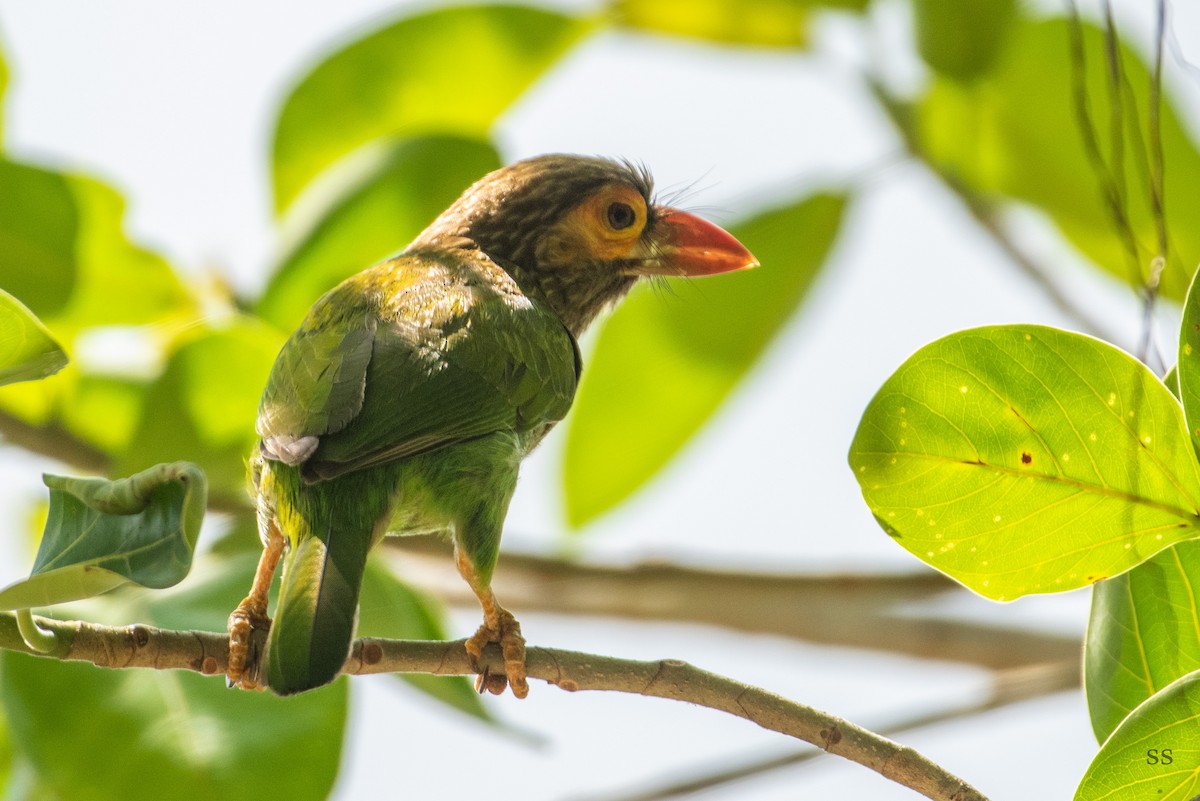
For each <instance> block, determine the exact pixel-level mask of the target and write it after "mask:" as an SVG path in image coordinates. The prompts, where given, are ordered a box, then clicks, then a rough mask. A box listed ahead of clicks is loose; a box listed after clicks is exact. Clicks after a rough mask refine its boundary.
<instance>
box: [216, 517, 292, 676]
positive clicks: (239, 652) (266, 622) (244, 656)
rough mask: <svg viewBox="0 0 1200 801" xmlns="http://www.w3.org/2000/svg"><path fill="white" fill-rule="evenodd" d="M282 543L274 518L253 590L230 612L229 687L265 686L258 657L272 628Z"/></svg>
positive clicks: (227, 670) (255, 573)
mask: <svg viewBox="0 0 1200 801" xmlns="http://www.w3.org/2000/svg"><path fill="white" fill-rule="evenodd" d="M283 543H284V539H283V535H282V534H280V533H279V527H278V526H277V525H276V524H275V521H274V520H272V521H271V522H270V524H269V525H268V526H267V541H266V544H265V545H264V546H263V552H262V556H261V557H259V560H258V569H257V570H255V571H254V582H253V583H252V584H251V585H250V594H249V595H247V596H246V597H245V598H244V599H243V600H242V602H241V603H240V604H238V606H237V609H234V610H233V613H232V614H230V615H229V665H228V668H227V669H226V672H225V678H226V681H227V682H228V684H229V686H230V687H241V688H242V689H243V690H258V689H262V688H261V686H260V685H259V683H258V660H259V656H260V655H261V654H262V643H263V641H264V640H265V638H266V635H267V632H268V631H269V630H270V628H271V618H269V617H267V593H268V592H269V591H270V589H271V581H272V580H273V579H274V578H275V568H276V566H277V565H278V564H279V557H280V556H281V555H282V554H283Z"/></svg>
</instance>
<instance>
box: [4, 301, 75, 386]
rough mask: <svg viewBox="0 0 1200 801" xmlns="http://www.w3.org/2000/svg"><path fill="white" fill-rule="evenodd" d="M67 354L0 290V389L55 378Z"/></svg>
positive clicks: (34, 319)
mask: <svg viewBox="0 0 1200 801" xmlns="http://www.w3.org/2000/svg"><path fill="white" fill-rule="evenodd" d="M66 365H67V354H66V353H64V352H63V349H62V347H61V346H60V345H59V344H58V343H57V342H55V341H54V337H53V336H51V334H50V332H49V331H48V330H47V329H46V326H44V325H42V323H41V321H40V320H38V318H36V317H34V316H33V312H31V311H30V310H29V309H27V308H26V307H25V306H24V305H23V304H22V303H21V301H19V300H17V299H16V298H14V297H13V296H12V295H10V294H8V293H7V292H5V291H4V290H3V289H0V385H3V384H14V383H16V382H18V381H32V380H34V379H37V378H45V377H46V376H48V375H54V374H55V373H57V372H58V371H59V370H61V369H62V368H63V367H65V366H66Z"/></svg>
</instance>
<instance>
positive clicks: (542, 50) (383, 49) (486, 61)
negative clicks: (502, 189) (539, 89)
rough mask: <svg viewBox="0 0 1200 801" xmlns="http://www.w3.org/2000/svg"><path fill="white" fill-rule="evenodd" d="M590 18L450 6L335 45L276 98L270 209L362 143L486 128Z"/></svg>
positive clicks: (479, 134) (282, 205) (478, 132)
mask: <svg viewBox="0 0 1200 801" xmlns="http://www.w3.org/2000/svg"><path fill="white" fill-rule="evenodd" d="M592 27H593V24H592V23H591V22H590V21H588V20H584V19H579V18H575V17H568V16H564V15H562V14H557V13H554V12H551V11H545V10H541V9H535V8H528V7H523V6H500V5H496V6H459V7H454V8H445V9H438V10H434V11H429V12H425V13H422V14H418V15H416V16H411V17H406V18H404V19H401V20H399V21H398V22H394V23H392V24H390V25H388V26H386V27H384V28H381V29H380V30H378V31H375V32H374V33H371V34H369V35H367V36H364V37H362V38H361V39H358V40H357V41H354V42H352V43H350V44H349V45H347V46H345V47H343V48H342V49H341V50H339V51H338V52H336V53H334V54H333V55H332V56H330V57H328V58H327V59H325V60H324V61H323V62H321V63H320V64H319V65H317V67H316V68H314V69H313V70H312V72H310V73H309V74H308V75H306V76H305V77H304V78H303V79H302V80H301V81H300V83H299V84H298V85H297V86H296V88H295V89H294V90H293V91H292V93H291V94H290V95H289V96H288V98H287V100H286V101H285V103H284V106H283V109H282V111H281V113H280V117H279V123H278V127H277V128H276V131H275V144H274V154H273V165H274V175H275V207H276V209H277V210H279V211H283V210H284V209H286V208H288V207H289V206H290V205H291V203H292V201H293V200H295V199H296V197H297V196H298V195H299V194H300V192H301V190H302V189H304V188H305V186H307V185H308V184H309V182H310V181H312V180H313V178H315V177H316V176H317V175H318V174H320V173H321V172H323V171H324V170H325V169H326V168H328V167H330V166H331V165H332V164H333V163H334V162H336V161H338V160H340V159H341V158H342V157H344V156H346V155H348V154H350V153H352V152H354V151H356V150H358V149H359V148H360V147H362V146H363V145H365V144H368V143H370V142H373V141H376V140H379V139H384V138H388V137H393V136H398V135H402V136H419V135H422V134H428V133H445V134H458V135H461V136H466V137H475V138H483V137H485V136H486V135H487V132H488V131H489V130H490V128H491V127H492V124H493V123H494V122H495V120H496V118H497V117H498V116H499V115H500V113H501V112H502V111H504V110H505V109H506V108H508V106H509V105H511V104H512V102H513V101H514V100H515V99H516V98H517V97H518V96H520V94H521V93H522V92H524V91H525V89H526V88H528V87H529V85H530V84H532V83H533V82H534V81H535V80H536V79H537V78H538V77H539V76H540V75H541V74H542V73H543V72H544V71H545V70H546V69H547V68H548V67H549V66H550V65H551V64H553V63H554V62H556V61H557V60H558V59H559V58H560V57H561V56H562V55H563V53H565V52H566V51H567V50H568V49H569V48H570V47H572V46H573V45H574V44H575V43H576V42H578V41H579V40H580V39H581V38H582V37H583V36H584V35H586V34H587V33H589V32H590V31H591V30H592Z"/></svg>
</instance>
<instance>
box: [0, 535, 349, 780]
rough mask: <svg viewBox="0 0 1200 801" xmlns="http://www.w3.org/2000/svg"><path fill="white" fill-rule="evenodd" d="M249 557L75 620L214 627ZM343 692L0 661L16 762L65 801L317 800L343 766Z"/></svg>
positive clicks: (244, 577) (211, 565)
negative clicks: (289, 692) (286, 690)
mask: <svg viewBox="0 0 1200 801" xmlns="http://www.w3.org/2000/svg"><path fill="white" fill-rule="evenodd" d="M257 561H258V558H257V554H251V553H244V554H240V555H238V556H237V557H234V558H225V559H214V558H211V557H199V558H198V559H197V563H196V566H195V568H194V569H193V571H192V574H191V575H190V576H189V577H188V579H187V580H186V581H184V582H182V583H180V584H178V585H176V586H174V587H171V588H169V589H166V590H155V591H148V590H127V589H122V590H119V591H118V592H117V593H114V594H111V595H108V596H105V601H107V603H106V604H104V605H103V606H101V605H99V604H97V603H95V602H93V603H92V604H90V605H89V608H88V609H87V610H86V613H85V614H83V615H82V616H83V617H85V618H87V619H89V620H97V619H107V620H109V622H113V623H117V622H119V621H120V620H139V621H143V622H146V623H149V624H150V625H154V626H159V627H164V628H171V629H181V630H186V629H197V630H201V631H219V630H221V629H223V628H224V627H225V621H226V618H227V617H228V615H229V612H230V610H232V609H233V608H234V607H235V606H236V605H237V603H238V602H239V601H240V600H241V599H242V598H243V597H244V596H245V594H246V590H247V589H248V588H249V587H250V582H251V579H252V577H253V575H254V568H255V565H256V563H257ZM114 596H115V598H114ZM348 687H349V683H348V682H347V681H345V680H340V681H337V682H334V683H333V684H332V685H331V686H329V687H323V688H321V689H320V690H315V691H313V692H310V693H304V694H303V695H298V696H293V697H291V698H277V697H275V696H273V695H271V694H270V693H254V692H241V691H233V690H229V689H226V687H225V682H224V680H223V677H221V676H200V675H197V674H192V673H188V672H186V671H152V670H98V669H96V668H95V667H93V666H91V665H80V664H79V663H59V662H55V661H52V660H45V659H43V660H37V661H34V660H32V659H29V660H21V659H19V658H14V659H12V660H11V661H10V660H9V658H0V689H2V691H3V698H4V701H5V706H6V708H7V709H8V710H9V713H10V714H11V715H12V716H13V722H12V730H13V732H14V745H15V747H16V749H17V751H18V754H19V756H21V757H24V758H28V759H29V760H31V761H32V762H33V763H34V765H35V767H36V769H37V771H38V773H39V775H40V777H41V781H42V782H44V783H45V784H47V785H48V786H49V787H51V788H53V789H54V790H55V791H56V792H58V793H59V794H60V795H61V796H62V798H64V799H71V801H76V800H77V799H78V800H79V801H88V799H94V800H95V801H109V800H110V799H113V798H121V799H124V800H125V801H138V799H155V800H156V801H157V799H161V798H170V799H172V801H175V799H181V801H188V800H189V799H197V800H199V799H222V801H242V800H243V799H244V800H245V801H259V800H260V799H263V798H287V799H296V801H318V800H323V799H325V798H327V797H328V796H329V794H330V790H331V788H332V786H333V784H334V780H335V778H336V775H337V770H338V765H339V763H340V761H341V756H342V747H343V740H344V737H345V729H346V718H347V712H348V695H349V693H348ZM81 710H83V712H81ZM81 755H86V758H84V757H81ZM281 766H293V767H294V768H295V769H283V768H281ZM297 766H302V769H300V768H299V767H297ZM147 777H152V779H150V780H148V779H147Z"/></svg>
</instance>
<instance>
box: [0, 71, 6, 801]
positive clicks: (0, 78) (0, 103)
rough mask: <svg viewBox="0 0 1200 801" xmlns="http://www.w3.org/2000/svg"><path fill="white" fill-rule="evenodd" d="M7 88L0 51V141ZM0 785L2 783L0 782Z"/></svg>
mask: <svg viewBox="0 0 1200 801" xmlns="http://www.w3.org/2000/svg"><path fill="white" fill-rule="evenodd" d="M7 90H8V64H6V63H5V61H4V54H3V53H0V143H2V142H3V141H4V93H5V92H6V91H7ZM0 786H3V783H2V782H0Z"/></svg>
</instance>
